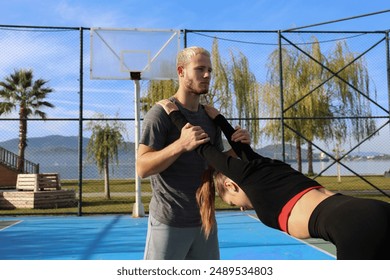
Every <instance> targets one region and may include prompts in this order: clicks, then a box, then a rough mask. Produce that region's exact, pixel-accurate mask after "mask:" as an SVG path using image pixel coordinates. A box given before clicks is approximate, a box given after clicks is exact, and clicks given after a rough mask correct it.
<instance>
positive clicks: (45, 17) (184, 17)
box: [0, 0, 390, 153]
mask: <svg viewBox="0 0 390 280" xmlns="http://www.w3.org/2000/svg"><path fill="white" fill-rule="evenodd" d="M1 7H2V14H1V17H0V25H17V26H55V27H103V28H140V29H142V28H144V29H175V30H179V29H180V30H181V29H189V30H191V29H193V30H286V29H290V28H300V27H305V26H306V27H307V26H310V25H316V26H315V27H308V28H305V29H302V30H338V31H362V30H364V31H375V30H386V29H390V12H385V13H380V14H377V15H374V16H364V17H359V16H363V15H368V14H371V13H378V12H382V11H387V10H390V3H389V1H388V0H376V1H362V0H337V1H336V0H328V1H308V0H306V1H303V0H279V1H275V0H272V1H271V0H241V1H229V0H224V1H212V0H211V1H210V0H200V1H193V2H192V1H176V0H173V1H168V0H166V1H161V0H141V1H140V0H137V1H133V0H110V1H106V0H100V1H96V0H93V1H92V0H58V1H52V0H39V1H38V0H36V1H33V0H30V1H28V0H12V1H2V4H1ZM351 17H359V18H355V19H350V20H343V21H341V22H334V23H329V24H325V25H317V24H320V23H327V22H333V21H337V20H340V19H347V18H351ZM0 43H1V38H0ZM45 43H48V44H49V43H50V42H45ZM39 44H42V42H39ZM2 47H7V46H4V45H3V46H2ZM8 47H9V46H8ZM51 51H53V48H52V49H51ZM47 55H49V54H47ZM62 69H66V68H64V67H62ZM58 96H60V95H58ZM60 99H61V98H57V100H58V101H60ZM66 102H67V101H66V100H64V99H63V100H62V103H61V102H59V103H58V105H56V106H57V108H56V110H58V111H60V112H61V110H62V113H63V114H64V116H69V117H77V110H70V109H69V108H67V107H66V106H65V104H66ZM119 102H120V101H119ZM105 105H107V106H113V105H115V104H112V105H110V104H105ZM61 106H62V107H61ZM76 109H77V108H76ZM92 111H93V109H92V107H91V109H90V112H88V108H87V112H86V113H87V114H88V113H90V114H92ZM57 130H58V131H60V130H61V127H60V126H59V127H57ZM40 132H41V131H40ZM52 132H53V133H54V132H55V131H52ZM47 133H49V132H47ZM384 134H385V135H384V136H382V142H379V143H378V145H374V146H376V147H380V146H382V147H383V137H384V139H389V131H388V129H387V130H384ZM32 136H35V135H32ZM1 140H3V139H2V136H0V141H1ZM388 150H389V153H390V148H389V149H388Z"/></svg>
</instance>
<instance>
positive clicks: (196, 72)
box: [182, 54, 212, 95]
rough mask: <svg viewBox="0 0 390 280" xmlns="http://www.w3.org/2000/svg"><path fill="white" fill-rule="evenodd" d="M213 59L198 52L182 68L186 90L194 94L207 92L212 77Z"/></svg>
mask: <svg viewBox="0 0 390 280" xmlns="http://www.w3.org/2000/svg"><path fill="white" fill-rule="evenodd" d="M211 71H212V68H211V60H210V58H209V57H208V56H206V55H203V54H197V55H195V56H194V57H192V59H191V62H190V63H189V64H187V65H186V66H185V67H183V69H182V75H183V85H184V87H185V88H186V91H188V92H191V93H194V94H199V95H200V94H206V93H208V91H209V86H210V79H211Z"/></svg>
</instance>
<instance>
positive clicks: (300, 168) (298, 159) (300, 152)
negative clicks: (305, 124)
mask: <svg viewBox="0 0 390 280" xmlns="http://www.w3.org/2000/svg"><path fill="white" fill-rule="evenodd" d="M297 163H298V171H299V172H302V147H301V138H300V137H297Z"/></svg>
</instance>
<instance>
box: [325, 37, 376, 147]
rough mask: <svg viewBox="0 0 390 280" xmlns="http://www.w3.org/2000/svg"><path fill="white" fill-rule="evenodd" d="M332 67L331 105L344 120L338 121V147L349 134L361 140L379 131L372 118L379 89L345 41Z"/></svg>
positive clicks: (336, 48) (333, 59)
mask: <svg viewBox="0 0 390 280" xmlns="http://www.w3.org/2000/svg"><path fill="white" fill-rule="evenodd" d="M328 67H329V69H331V73H330V74H329V75H331V76H332V82H331V87H330V91H331V92H332V96H331V102H332V104H331V105H332V107H333V111H334V112H335V114H336V116H338V117H341V118H339V119H335V121H334V137H335V139H336V141H337V144H338V145H340V144H341V142H343V141H344V140H345V136H346V135H348V136H350V138H352V139H353V140H356V141H361V140H362V139H363V138H365V137H367V136H368V135H371V134H372V133H373V132H374V131H375V129H376V128H375V127H376V124H375V121H374V120H373V119H372V118H370V117H371V116H372V113H371V107H370V104H371V102H372V101H373V97H372V95H374V99H375V98H376V90H375V88H373V86H372V84H371V83H370V77H369V73H368V68H367V65H366V61H365V60H364V57H363V56H360V55H359V54H357V53H353V52H351V51H350V50H349V47H348V45H347V43H346V42H345V41H340V42H338V43H337V44H336V47H335V49H334V51H333V52H332V55H331V56H330V59H329V63H328ZM335 73H337V75H335Z"/></svg>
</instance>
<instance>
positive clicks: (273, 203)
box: [158, 100, 390, 260]
mask: <svg viewBox="0 0 390 280" xmlns="http://www.w3.org/2000/svg"><path fill="white" fill-rule="evenodd" d="M158 104H160V105H161V106H162V107H163V108H164V110H165V111H166V112H167V114H168V115H169V117H170V118H171V120H172V122H173V123H174V124H175V125H176V127H177V128H178V129H179V130H181V129H182V128H183V127H186V128H190V127H191V126H192V125H191V124H189V123H187V120H186V119H185V117H184V116H183V115H182V114H181V113H180V111H178V109H177V107H176V105H175V104H174V103H172V102H171V101H169V100H163V101H160V102H159V103H158ZM205 109H206V112H207V114H208V115H209V117H210V118H211V119H213V120H214V122H215V123H216V125H218V126H219V127H220V128H221V129H222V131H223V133H224V134H225V136H226V138H227V140H228V141H229V143H230V145H231V146H232V148H233V149H234V151H235V152H236V154H237V155H239V157H240V158H233V157H230V156H226V155H225V154H223V153H222V152H220V151H218V150H217V149H215V148H214V147H213V145H211V144H210V143H209V139H208V138H207V134H206V133H203V134H204V137H203V138H202V140H199V146H198V147H197V148H196V151H197V153H198V154H199V155H200V156H202V157H203V158H204V159H205V160H206V161H207V162H208V164H209V165H210V166H211V167H213V168H214V169H215V170H216V171H217V172H216V174H215V175H214V180H212V177H211V176H210V177H209V178H210V180H207V178H205V180H204V183H203V185H202V186H201V187H200V188H199V190H198V203H199V206H200V212H201V216H202V224H203V228H204V231H205V234H206V236H207V235H208V233H209V232H210V231H211V230H212V227H213V225H214V223H215V221H214V220H213V218H211V217H214V215H212V212H213V211H214V205H213V204H212V205H211V204H210V201H211V202H213V201H214V196H215V189H214V188H213V185H215V188H216V190H217V192H218V195H219V196H220V197H221V198H222V200H224V201H225V202H226V203H228V204H230V205H236V206H239V207H242V208H246V209H252V208H253V209H254V210H255V212H256V214H257V216H258V218H259V219H260V220H261V221H262V222H263V223H264V224H265V225H267V226H269V227H271V228H275V229H278V230H281V231H284V232H286V233H288V234H290V235H291V236H294V237H296V238H300V239H305V238H311V237H312V238H322V239H324V240H327V241H330V242H332V243H333V244H334V245H335V246H336V248H337V259H349V260H352V259H354V260H357V259H361V260H368V259H386V260H389V259H390V204H389V203H387V202H383V201H379V200H373V199H363V198H356V197H351V196H346V195H342V194H339V193H333V192H330V191H328V190H326V189H325V188H324V187H323V186H321V185H320V184H319V183H318V182H316V181H315V180H312V179H310V178H308V177H306V176H304V175H303V174H302V173H300V172H298V171H296V170H295V169H293V168H291V167H290V165H288V164H286V163H284V162H282V161H279V160H275V159H270V158H266V157H262V156H261V155H259V154H257V153H256V152H254V151H253V150H252V148H251V147H250V146H249V145H247V144H244V143H241V142H233V141H231V140H230V138H231V135H232V134H233V132H234V128H233V127H232V126H231V125H230V124H229V123H228V122H227V120H226V119H225V118H224V117H223V116H222V115H220V114H219V111H218V110H216V109H215V108H213V107H210V106H205ZM205 174H207V173H205ZM206 177H207V176H206ZM213 183H214V184H213ZM210 196H211V198H210Z"/></svg>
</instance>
